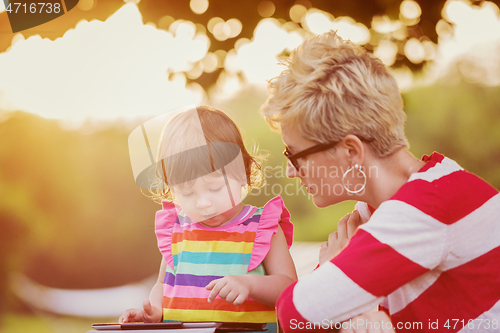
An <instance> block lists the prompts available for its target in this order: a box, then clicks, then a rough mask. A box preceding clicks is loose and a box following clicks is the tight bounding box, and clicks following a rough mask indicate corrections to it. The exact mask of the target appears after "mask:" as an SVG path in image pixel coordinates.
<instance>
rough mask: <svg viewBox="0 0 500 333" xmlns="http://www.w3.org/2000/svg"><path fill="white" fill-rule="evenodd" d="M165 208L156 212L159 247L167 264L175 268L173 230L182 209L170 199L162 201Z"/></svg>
mask: <svg viewBox="0 0 500 333" xmlns="http://www.w3.org/2000/svg"><path fill="white" fill-rule="evenodd" d="M162 206H163V209H162V210H159V211H158V212H156V217H155V232H156V238H157V240H158V248H159V249H160V252H161V253H162V255H163V258H164V259H165V262H166V263H167V265H169V266H170V268H172V269H174V261H173V258H172V232H173V230H174V226H175V222H176V220H177V216H178V214H179V211H180V209H179V208H178V207H177V206H176V205H175V204H173V203H171V202H168V201H163V202H162Z"/></svg>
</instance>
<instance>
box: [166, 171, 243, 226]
mask: <svg viewBox="0 0 500 333" xmlns="http://www.w3.org/2000/svg"><path fill="white" fill-rule="evenodd" d="M241 187H242V184H241V182H240V181H237V180H235V179H233V178H231V177H227V183H226V180H225V179H224V176H223V175H222V174H221V173H219V172H213V173H211V174H208V175H206V176H203V177H200V178H198V179H196V180H194V181H192V182H188V183H183V184H179V185H176V186H173V191H174V193H175V196H176V197H177V200H178V201H179V205H180V206H181V207H182V210H183V211H184V213H185V214H186V215H187V216H188V217H189V218H190V219H191V220H193V221H194V222H202V223H203V224H204V225H206V226H208V227H218V226H221V225H223V224H224V223H226V222H228V221H229V220H230V219H231V218H232V217H234V215H235V214H236V213H237V212H238V211H239V208H240V203H241ZM230 193H231V194H232V199H233V200H231V197H230ZM233 203H234V205H233Z"/></svg>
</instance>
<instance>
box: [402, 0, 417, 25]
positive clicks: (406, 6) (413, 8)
mask: <svg viewBox="0 0 500 333" xmlns="http://www.w3.org/2000/svg"><path fill="white" fill-rule="evenodd" d="M399 11H400V12H401V15H403V16H404V17H405V18H406V19H408V20H415V19H417V18H419V17H420V15H422V9H420V6H419V5H418V3H416V2H415V1H413V0H404V1H403V2H401V5H400V6H399Z"/></svg>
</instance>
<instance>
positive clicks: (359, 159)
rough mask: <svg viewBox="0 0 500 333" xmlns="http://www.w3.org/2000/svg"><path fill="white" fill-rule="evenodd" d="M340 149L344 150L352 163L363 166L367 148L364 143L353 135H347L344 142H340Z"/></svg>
mask: <svg viewBox="0 0 500 333" xmlns="http://www.w3.org/2000/svg"><path fill="white" fill-rule="evenodd" d="M339 145H340V147H342V148H343V151H344V153H345V154H346V156H345V157H346V158H347V159H348V161H350V163H352V164H353V165H354V164H358V165H363V161H364V158H365V150H364V149H365V147H364V146H363V142H362V141H361V140H360V139H359V138H358V137H357V136H356V135H353V134H348V135H346V136H345V137H344V138H343V139H342V141H340V142H339Z"/></svg>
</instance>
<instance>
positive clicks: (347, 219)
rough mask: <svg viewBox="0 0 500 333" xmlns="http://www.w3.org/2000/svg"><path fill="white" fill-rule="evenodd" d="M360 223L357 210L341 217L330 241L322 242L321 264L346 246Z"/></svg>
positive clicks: (329, 237) (330, 236)
mask: <svg viewBox="0 0 500 333" xmlns="http://www.w3.org/2000/svg"><path fill="white" fill-rule="evenodd" d="M360 225H361V219H360V217H359V212H358V211H357V210H355V211H354V212H352V213H348V214H347V215H345V216H344V217H343V218H341V219H340V221H339V223H338V225H337V231H335V232H332V233H331V234H330V235H329V236H328V242H324V243H323V244H321V248H320V251H319V264H320V265H323V263H325V262H327V261H330V260H331V259H332V258H333V257H335V256H336V255H337V253H338V252H340V250H341V249H343V248H344V246H345V245H346V244H347V242H348V241H349V239H351V237H352V235H353V234H354V232H355V231H356V229H357V228H358V227H359V226H360Z"/></svg>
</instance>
